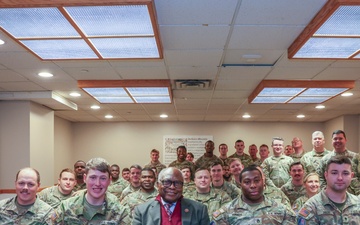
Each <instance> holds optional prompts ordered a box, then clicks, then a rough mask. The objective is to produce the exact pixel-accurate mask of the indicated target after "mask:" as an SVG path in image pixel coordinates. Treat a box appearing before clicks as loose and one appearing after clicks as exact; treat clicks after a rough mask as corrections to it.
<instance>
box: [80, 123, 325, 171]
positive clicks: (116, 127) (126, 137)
mask: <svg viewBox="0 0 360 225" xmlns="http://www.w3.org/2000/svg"><path fill="white" fill-rule="evenodd" d="M73 128H74V129H73V134H74V139H73V140H74V157H75V158H74V159H83V160H85V161H87V160H89V159H90V158H92V157H103V158H105V159H107V160H108V161H109V162H110V163H117V164H119V165H120V166H121V167H128V166H130V165H131V164H133V163H138V164H140V165H144V164H146V163H147V162H148V161H149V160H150V158H149V152H150V150H151V149H153V148H156V149H158V150H160V152H162V149H163V136H164V135H212V136H213V137H214V142H215V145H216V146H218V145H219V144H220V143H226V144H228V146H229V153H230V154H232V153H233V152H234V151H235V149H234V142H235V141H236V140H237V139H242V140H244V141H245V145H246V151H247V148H248V146H249V145H250V144H253V143H254V144H256V145H260V144H263V143H265V144H268V145H270V144H271V139H272V137H274V136H280V137H283V138H284V139H285V143H286V144H288V143H289V144H290V143H291V140H292V138H293V137H295V136H298V137H300V138H302V140H303V143H304V147H305V149H306V150H311V149H312V144H311V134H312V132H313V131H315V130H323V129H324V125H323V123H265V122H129V123H75V124H74V125H73ZM329 144H330V145H331V143H329ZM328 148H330V146H328ZM215 153H216V154H218V150H217V147H216V150H215ZM161 157H162V155H161ZM161 160H162V158H161Z"/></svg>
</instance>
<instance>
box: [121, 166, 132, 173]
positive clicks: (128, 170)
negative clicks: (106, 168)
mask: <svg viewBox="0 0 360 225" xmlns="http://www.w3.org/2000/svg"><path fill="white" fill-rule="evenodd" d="M123 172H130V169H129V168H127V167H125V168H123V169H122V171H121V173H123Z"/></svg>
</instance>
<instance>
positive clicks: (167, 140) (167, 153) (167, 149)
mask: <svg viewBox="0 0 360 225" xmlns="http://www.w3.org/2000/svg"><path fill="white" fill-rule="evenodd" d="M208 140H213V136H209V135H190V136H187V135H165V136H164V151H163V154H164V162H163V163H164V164H165V165H169V164H170V163H171V162H172V161H174V160H176V158H177V155H176V149H177V147H179V146H180V145H184V146H185V147H186V149H187V152H191V153H192V154H194V160H196V159H198V158H199V157H200V156H202V155H204V153H205V143H206V142H207V141H208Z"/></svg>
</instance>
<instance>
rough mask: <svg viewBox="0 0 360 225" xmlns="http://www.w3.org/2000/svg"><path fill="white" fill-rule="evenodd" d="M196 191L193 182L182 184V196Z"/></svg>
mask: <svg viewBox="0 0 360 225" xmlns="http://www.w3.org/2000/svg"><path fill="white" fill-rule="evenodd" d="M195 190H196V187H195V183H194V181H190V182H188V183H184V186H183V195H186V194H187V193H188V192H193V191H195Z"/></svg>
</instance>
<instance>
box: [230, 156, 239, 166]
mask: <svg viewBox="0 0 360 225" xmlns="http://www.w3.org/2000/svg"><path fill="white" fill-rule="evenodd" d="M235 161H238V162H239V163H240V164H241V165H242V162H241V159H239V158H229V162H228V164H229V166H230V165H231V163H233V162H235Z"/></svg>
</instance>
